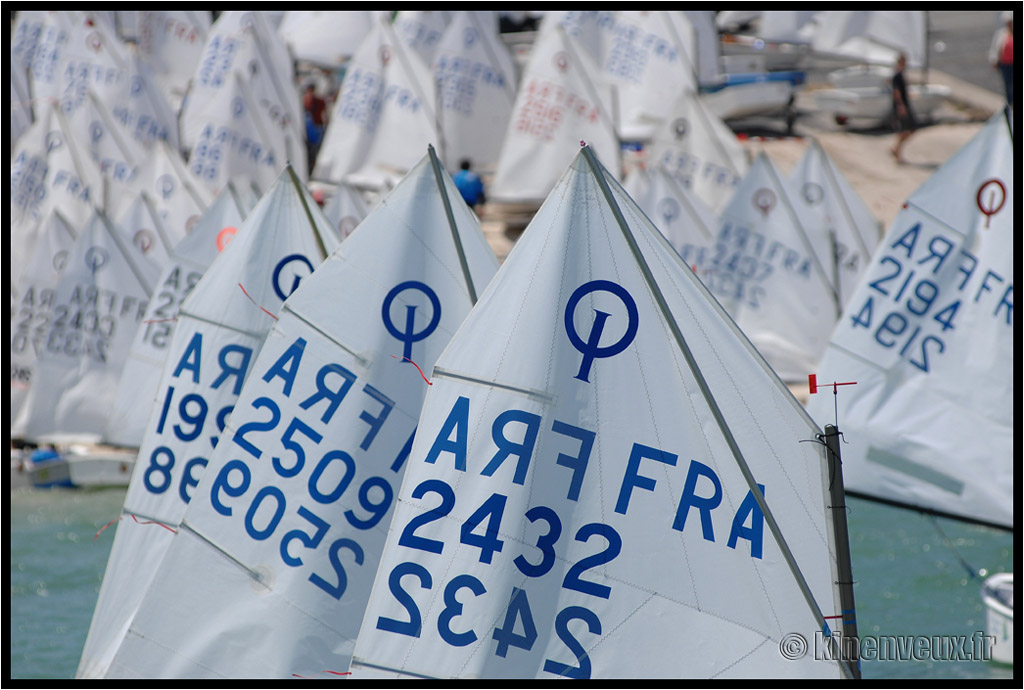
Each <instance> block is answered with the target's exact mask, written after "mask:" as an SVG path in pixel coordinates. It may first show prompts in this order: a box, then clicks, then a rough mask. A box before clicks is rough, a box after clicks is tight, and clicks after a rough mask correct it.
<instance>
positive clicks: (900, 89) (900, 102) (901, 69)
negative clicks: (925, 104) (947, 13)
mask: <svg viewBox="0 0 1024 690" xmlns="http://www.w3.org/2000/svg"><path fill="white" fill-rule="evenodd" d="M906 67H907V54H906V53H900V54H899V57H897V58H896V72H895V74H893V75H892V117H893V126H894V128H895V129H896V144H895V145H894V146H893V147H892V149H890V152H891V153H892V156H893V158H895V159H896V162H897V163H900V164H902V163H903V162H904V161H903V145H904V144H905V143H907V139H909V138H910V135H911V134H913V133H914V132H915V131H916V130H917V120H916V119H915V118H914V111H913V109H911V107H910V97H909V96H908V95H907V79H906V76H905V74H904V73H905V71H906Z"/></svg>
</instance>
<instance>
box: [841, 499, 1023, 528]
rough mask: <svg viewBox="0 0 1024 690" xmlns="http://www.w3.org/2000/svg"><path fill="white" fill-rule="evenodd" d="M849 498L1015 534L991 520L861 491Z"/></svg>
mask: <svg viewBox="0 0 1024 690" xmlns="http://www.w3.org/2000/svg"><path fill="white" fill-rule="evenodd" d="M846 494H847V495H848V496H853V497H854V498H859V499H863V500H865V501H873V502H874V503H881V504H883V505H887V506H892V507H894V508H901V509H903V510H913V511H916V512H918V513H921V514H924V515H935V516H937V517H941V518H946V519H949V520H958V521H960V522H966V523H967V524H970V525H980V526H982V527H988V528H990V529H996V530H999V531H1001V532H1010V533H1012V532H1013V528H1012V527H1010V526H1007V525H1003V524H1000V523H998V522H992V521H990V520H980V519H977V518H970V517H965V516H963V515H957V514H956V513H950V512H947V511H944V510H936V509H934V508H927V507H925V506H919V505H914V504H913V503H904V502H902V501H895V500H893V499H891V498H882V497H880V496H872V495H871V494H866V493H861V492H860V491H852V490H848V491H847V492H846Z"/></svg>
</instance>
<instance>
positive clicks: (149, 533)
mask: <svg viewBox="0 0 1024 690" xmlns="http://www.w3.org/2000/svg"><path fill="white" fill-rule="evenodd" d="M337 244H338V240H337V238H336V235H335V234H334V229H333V228H332V227H331V225H330V223H329V222H328V221H327V219H325V218H324V217H323V214H322V213H321V212H320V209H319V208H317V206H316V203H315V202H314V201H313V199H312V197H311V196H310V194H309V193H308V192H307V191H306V190H305V189H304V188H302V187H301V184H300V183H299V181H298V178H297V177H296V176H295V175H294V173H293V172H292V170H291V168H290V167H289V168H286V169H285V170H284V172H282V173H281V175H280V177H279V178H278V180H277V182H276V184H275V185H274V186H273V188H272V189H271V190H270V191H269V192H268V193H267V194H266V195H265V196H264V197H263V199H261V200H260V203H259V204H258V205H257V207H256V208H254V209H253V211H252V212H251V213H250V214H249V215H248V216H247V217H246V220H245V223H243V224H242V227H241V228H239V231H238V234H237V235H236V236H235V237H234V239H232V240H231V242H230V244H228V245H227V248H226V249H225V250H224V251H223V252H222V253H220V254H219V255H218V257H217V258H216V259H215V260H214V261H213V263H212V264H211V266H210V268H209V269H208V270H207V271H206V273H205V274H204V275H203V277H202V279H201V280H200V281H199V283H197V284H196V286H195V288H193V290H192V293H191V294H190V295H189V296H188V297H187V298H186V299H185V301H184V302H183V303H182V305H181V308H180V309H179V311H178V315H177V319H178V320H177V324H176V326H175V329H174V336H173V338H172V340H171V346H170V349H169V351H168V354H167V359H166V364H165V366H164V369H163V376H162V379H161V383H160V388H159V393H158V395H159V397H158V399H157V401H156V405H155V406H153V408H152V412H151V416H150V420H149V426H148V429H147V431H146V435H145V437H144V438H143V441H142V444H141V446H140V448H139V459H138V460H137V461H136V463H135V470H134V472H133V474H132V479H131V483H130V484H129V486H128V493H127V495H126V496H125V502H124V506H123V508H122V520H121V524H120V525H119V526H118V529H117V531H116V533H115V538H114V545H113V547H112V548H111V552H110V557H109V559H108V561H107V571H106V573H105V574H104V578H103V585H102V586H101V588H100V594H99V599H98V601H97V603H96V610H95V612H94V614H93V620H92V625H91V627H90V630H89V636H88V638H87V639H86V643H85V649H84V651H83V653H82V659H81V662H80V664H79V670H78V674H79V675H80V676H86V677H96V676H102V675H103V674H105V673H106V670H107V666H108V665H109V663H110V660H111V659H112V658H113V656H114V653H115V652H116V650H117V647H118V646H119V645H120V643H121V641H122V638H123V636H124V634H125V632H126V630H127V628H128V625H129V623H130V622H131V618H132V616H133V615H134V613H135V609H136V607H137V606H138V603H139V601H140V600H141V599H142V595H143V593H144V592H145V590H146V588H147V587H148V586H149V582H150V580H151V579H152V576H153V573H154V572H155V570H156V568H157V566H158V564H159V561H160V558H161V556H162V555H163V553H164V551H165V550H166V547H167V544H168V542H169V541H170V537H171V535H172V534H173V531H172V530H174V529H176V528H177V526H178V523H179V522H180V520H181V517H182V515H183V514H184V512H185V508H186V506H187V504H188V501H189V499H190V498H191V496H192V494H193V493H194V492H195V487H196V485H197V484H198V483H199V479H200V477H202V475H203V468H204V467H205V466H206V464H207V462H208V458H209V455H210V453H211V451H212V450H213V449H214V448H215V447H216V446H217V442H218V440H219V439H220V437H221V435H222V434H223V432H224V428H225V424H226V423H227V417H228V415H230V413H231V409H232V406H233V405H234V403H235V400H236V399H237V397H238V394H239V393H240V392H241V390H242V384H243V383H244V381H245V378H246V376H247V375H248V373H249V371H250V369H251V364H252V362H253V361H255V359H256V354H257V353H258V352H259V348H260V346H261V345H262V343H263V339H264V338H265V337H266V334H267V333H268V332H269V331H270V328H271V327H272V326H273V323H274V318H275V317H274V316H273V315H274V314H275V313H276V312H277V311H278V310H279V309H280V306H281V304H282V303H283V302H284V300H285V299H286V298H287V297H288V295H290V294H291V293H292V292H294V291H295V289H296V288H297V287H298V285H299V284H300V282H301V281H302V280H303V279H304V278H306V277H307V276H309V275H310V274H311V273H312V272H313V270H314V268H315V267H316V266H317V265H319V264H320V262H321V261H322V260H323V259H324V258H325V257H326V255H327V252H328V251H332V250H333V249H334V248H335V247H336V246H337ZM114 389H115V390H116V387H114Z"/></svg>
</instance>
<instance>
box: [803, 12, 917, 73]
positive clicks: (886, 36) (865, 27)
mask: <svg viewBox="0 0 1024 690" xmlns="http://www.w3.org/2000/svg"><path fill="white" fill-rule="evenodd" d="M927 14H928V13H927V12H924V11H922V10H872V11H869V12H866V11H864V10H827V11H822V12H818V13H817V14H816V15H815V23H816V24H817V26H816V27H815V28H814V31H813V34H812V37H811V48H812V49H813V50H814V52H817V53H822V54H825V55H833V56H841V57H845V58H849V59H851V60H856V61H859V62H866V63H876V64H885V65H893V64H895V63H896V56H897V55H898V54H899V53H900V52H903V53H906V55H907V65H908V66H909V67H916V68H920V67H926V66H927V62H928V45H927V38H926V37H927V21H928V18H927Z"/></svg>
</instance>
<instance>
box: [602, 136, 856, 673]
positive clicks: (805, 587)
mask: <svg viewBox="0 0 1024 690" xmlns="http://www.w3.org/2000/svg"><path fill="white" fill-rule="evenodd" d="M583 157H584V158H585V159H586V161H587V163H588V165H589V167H590V170H591V173H592V174H593V176H594V178H595V181H596V182H597V185H598V188H599V189H600V190H601V194H602V195H603V196H604V199H605V202H606V203H607V204H608V208H609V210H610V211H611V213H612V216H613V217H614V218H615V221H616V223H617V224H618V226H619V229H620V230H621V231H622V234H623V236H624V238H625V240H626V244H627V245H628V246H629V249H630V252H631V253H632V254H633V258H634V260H635V261H636V262H637V268H638V269H639V270H640V273H641V275H642V276H643V278H644V282H645V283H646V285H647V288H648V290H650V292H651V296H652V297H653V298H654V301H655V303H656V304H657V305H658V310H659V311H660V312H661V314H662V317H663V318H664V319H665V323H666V325H667V326H668V328H669V330H670V331H671V333H672V336H673V338H674V339H675V341H676V345H677V346H678V347H679V350H680V353H681V354H682V355H683V358H684V359H685V360H686V364H687V366H688V367H689V369H690V373H691V374H692V375H693V377H694V379H695V380H696V383H697V386H698V388H699V389H700V392H701V395H702V396H703V398H704V400H705V402H707V404H708V408H709V410H710V412H711V415H712V417H713V418H714V420H715V423H716V425H717V426H718V428H719V431H720V432H721V433H722V436H723V439H724V440H725V443H726V445H727V446H728V447H729V450H730V452H731V454H732V456H733V459H734V460H735V461H736V466H737V468H738V469H739V471H740V473H741V474H742V475H743V478H744V480H746V482H747V486H748V487H749V489H750V492H751V494H752V495H753V496H754V500H755V501H757V505H758V507H759V508H760V509H761V513H762V515H764V519H765V522H766V523H767V525H768V529H769V530H770V531H771V533H772V536H773V537H774V538H775V542H776V543H777V544H778V546H779V550H780V551H781V552H782V557H783V559H784V560H785V562H786V565H787V566H788V567H789V570H790V574H791V575H792V576H793V579H794V581H795V582H796V585H797V587H798V588H799V589H800V592H801V594H802V595H803V597H804V600H805V602H806V603H807V606H808V608H809V609H810V611H811V612H812V613H813V614H814V615H815V618H816V620H821V619H822V616H823V615H824V614H823V613H822V612H821V607H820V606H818V602H817V601H815V599H814V594H813V593H812V592H811V588H810V585H809V584H808V583H807V579H806V578H805V577H804V575H803V573H802V572H801V571H800V566H799V564H798V563H797V562H796V557H795V556H794V555H793V552H792V551H791V550H790V548H789V544H788V543H787V542H786V539H785V537H784V536H783V534H782V530H781V528H780V527H779V524H778V522H777V521H776V520H775V515H774V513H772V511H771V510H770V509H769V508H768V504H767V503H766V502H765V499H764V495H763V494H762V493H761V489H760V487H758V485H757V480H756V479H755V478H754V475H753V473H752V472H751V471H750V467H749V466H748V465H747V461H746V459H745V458H744V457H743V451H742V450H741V449H740V447H739V444H738V442H737V441H736V438H735V436H734V435H733V433H732V430H731V429H730V428H729V424H728V422H727V421H726V420H725V416H724V415H723V413H722V409H721V408H720V407H719V406H718V401H717V400H715V397H714V395H713V394H712V392H711V387H710V386H709V385H708V382H707V380H706V379H705V378H704V374H703V373H702V372H701V370H700V367H699V366H698V364H697V361H696V359H695V358H694V356H693V353H692V352H691V351H690V347H689V345H688V344H687V342H686V338H685V337H684V336H683V333H682V331H681V330H680V328H679V324H678V323H676V320H675V319H674V318H673V316H672V311H671V309H669V306H668V303H667V302H666V300H665V296H664V294H662V292H661V288H660V287H659V286H658V283H657V281H656V280H655V278H654V275H653V274H652V273H651V269H650V266H648V265H647V262H646V261H645V260H644V257H643V253H642V251H641V250H640V247H639V246H638V244H637V241H636V238H635V237H633V233H632V231H631V230H630V228H629V224H628V223H627V222H626V219H625V217H623V215H622V211H621V209H620V208H619V205H618V203H616V201H615V198H614V196H612V190H611V188H610V187H609V185H608V180H607V179H606V178H605V171H604V169H603V167H602V166H601V163H600V162H599V161H598V160H597V158H596V156H595V155H594V152H593V151H592V150H591V149H590V147H588V146H584V147H583ZM829 639H830V640H833V641H834V638H833V637H832V636H831V635H830V636H829ZM836 658H839V657H838V656H837V657H836ZM840 668H841V669H842V670H843V672H844V673H845V674H847V675H849V676H851V677H856V673H855V672H854V671H853V670H852V669H851V668H850V667H849V664H848V663H842V664H840Z"/></svg>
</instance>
